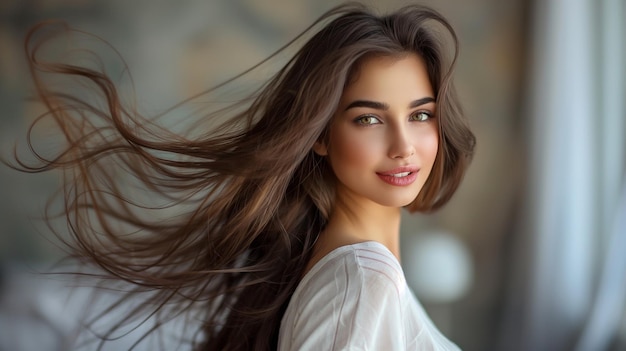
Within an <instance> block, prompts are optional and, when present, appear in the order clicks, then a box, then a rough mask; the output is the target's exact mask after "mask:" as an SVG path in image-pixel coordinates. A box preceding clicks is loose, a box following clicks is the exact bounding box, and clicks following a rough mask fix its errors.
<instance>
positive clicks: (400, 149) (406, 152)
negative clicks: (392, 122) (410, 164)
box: [389, 127, 415, 159]
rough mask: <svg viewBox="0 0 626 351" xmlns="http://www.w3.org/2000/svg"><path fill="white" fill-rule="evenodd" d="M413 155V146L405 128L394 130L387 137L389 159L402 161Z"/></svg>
mask: <svg viewBox="0 0 626 351" xmlns="http://www.w3.org/2000/svg"><path fill="white" fill-rule="evenodd" d="M413 154H415V146H414V145H413V140H412V139H411V137H410V134H409V132H408V131H407V130H406V129H405V128H402V127H400V128H394V130H392V132H391V133H390V135H389V157H390V158H394V159H396V158H397V159H403V158H408V157H410V156H413Z"/></svg>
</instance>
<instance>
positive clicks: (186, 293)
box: [12, 3, 475, 350]
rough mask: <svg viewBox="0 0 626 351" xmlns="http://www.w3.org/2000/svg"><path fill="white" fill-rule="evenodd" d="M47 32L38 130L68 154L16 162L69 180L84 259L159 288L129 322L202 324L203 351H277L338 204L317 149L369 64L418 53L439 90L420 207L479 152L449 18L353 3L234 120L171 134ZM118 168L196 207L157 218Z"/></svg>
mask: <svg viewBox="0 0 626 351" xmlns="http://www.w3.org/2000/svg"><path fill="white" fill-rule="evenodd" d="M41 31H42V28H41V26H40V27H36V28H34V29H33V30H32V31H31V32H30V34H29V36H28V37H27V39H26V52H27V55H28V63H29V67H30V72H31V74H32V77H33V80H34V83H35V84H34V86H35V88H36V92H37V97H38V99H39V101H41V102H42V103H43V105H44V106H45V108H46V112H45V113H44V114H42V115H41V116H40V117H39V119H38V120H37V121H36V122H35V123H33V127H34V125H35V124H36V123H39V122H40V121H42V120H48V121H52V122H53V123H54V126H55V128H56V130H58V133H57V134H58V135H60V136H62V139H63V147H62V149H61V150H60V151H59V152H57V153H55V154H54V155H53V156H49V155H47V156H46V155H44V154H43V153H41V152H38V151H37V149H36V148H35V147H34V145H32V143H30V146H31V150H32V153H33V154H34V155H35V156H36V157H37V162H36V163H35V164H33V163H32V162H26V161H24V160H23V159H22V158H20V157H18V156H17V153H16V154H15V155H16V156H15V160H14V162H12V167H14V168H16V169H19V170H22V171H26V172H43V171H50V170H59V171H60V172H61V174H62V175H63V179H64V186H63V191H62V192H61V194H62V199H63V204H64V207H63V215H64V217H65V222H66V223H67V228H68V229H69V233H70V236H69V238H68V237H64V236H63V235H61V234H60V233H58V231H57V236H59V237H64V239H63V242H64V244H65V245H66V246H67V247H68V248H69V250H70V253H71V256H72V257H73V258H77V259H79V260H80V261H82V262H87V263H89V264H91V265H93V266H94V267H98V268H99V270H100V272H101V273H99V275H100V277H101V278H106V279H109V280H110V279H113V280H117V281H123V282H129V283H131V286H132V287H133V288H132V290H131V291H128V293H127V294H126V295H125V297H124V298H123V299H126V298H130V296H133V295H134V293H149V298H148V299H146V300H145V302H144V303H142V304H141V305H140V306H139V307H137V308H136V309H133V310H131V311H130V312H129V314H137V313H139V312H140V310H142V309H148V310H152V311H153V312H155V313H156V314H155V316H156V317H157V318H159V320H160V321H161V322H163V323H164V322H165V321H167V319H168V318H170V317H168V316H171V314H172V313H175V314H178V313H185V312H191V311H193V312H194V313H195V315H196V316H200V327H198V329H199V330H198V333H197V335H196V338H195V339H194V340H193V345H194V349H197V350H268V349H275V348H276V347H277V339H278V332H279V327H280V322H281V318H282V316H283V314H284V311H285V309H286V307H287V304H288V303H289V300H290V297H291V295H292V293H293V291H294V290H295V288H296V286H297V285H298V283H299V281H300V279H301V277H302V274H303V271H304V268H305V266H306V265H307V263H308V261H309V258H310V255H311V252H312V248H313V245H314V243H315V241H316V239H317V237H318V235H319V234H320V232H322V231H323V230H324V228H325V226H326V223H327V220H328V218H329V216H330V214H331V212H332V211H333V203H334V201H335V192H334V183H335V178H334V175H333V173H332V170H331V169H330V167H329V165H328V163H327V162H326V160H325V158H323V157H321V156H319V155H317V154H316V153H315V152H313V151H312V147H313V145H314V143H315V142H316V141H319V140H322V139H324V138H326V137H327V135H328V128H329V126H330V124H331V123H332V117H333V115H334V113H335V110H336V109H337V106H338V104H339V100H340V98H341V95H342V92H343V91H344V89H345V87H346V85H347V84H349V83H350V81H351V78H353V77H354V74H355V72H357V71H358V68H359V64H360V62H362V61H363V60H364V59H366V58H367V57H370V56H372V55H382V56H394V57H401V56H402V55H407V54H411V53H413V54H417V55H419V56H420V57H421V58H423V60H424V62H425V64H426V67H427V71H428V75H429V79H430V83H431V84H432V87H433V91H434V92H435V95H436V96H435V100H436V118H437V119H438V128H439V129H438V133H439V148H438V153H437V156H436V160H435V164H434V167H433V169H432V172H431V174H430V175H429V178H428V180H427V181H426V184H425V185H424V187H423V189H422V190H421V192H420V193H419V195H418V196H417V198H416V199H415V200H414V201H413V202H412V203H411V204H410V205H408V206H407V209H408V210H409V211H411V212H415V211H421V212H429V211H433V210H436V209H438V208H440V207H441V206H442V205H444V204H445V203H446V202H447V201H448V200H449V199H450V197H451V196H452V195H453V193H454V192H455V190H456V189H457V187H458V186H459V183H460V182H461V180H462V178H463V175H464V173H465V170H466V168H467V166H468V164H469V162H470V161H471V158H472V155H473V150H474V144H475V138H474V135H473V134H472V132H471V131H470V129H469V127H468V123H467V120H466V118H465V116H464V114H463V112H462V109H461V107H460V104H459V100H458V98H457V96H456V95H455V90H454V87H453V83H452V75H453V69H454V66H455V63H456V61H457V56H458V47H459V44H458V40H457V37H456V34H455V32H454V30H453V29H452V27H451V25H450V24H449V23H448V21H447V20H446V19H445V18H444V17H442V16H441V15H440V14H439V13H438V12H436V11H434V10H432V9H429V8H427V7H424V6H419V5H411V6H406V7H403V8H400V9H398V10H396V11H394V12H391V13H389V14H384V15H378V14H374V13H373V12H372V11H370V10H369V9H367V8H366V7H364V6H363V5H360V4H355V3H349V4H344V5H341V6H338V7H336V8H333V9H331V10H330V11H328V12H327V13H325V14H324V15H323V16H322V17H321V18H320V19H318V20H317V21H316V22H315V23H314V24H313V25H312V26H311V27H309V29H307V30H306V31H305V32H304V33H303V34H301V35H300V36H299V37H298V38H301V37H302V36H303V35H309V34H310V33H312V32H314V33H313V34H310V35H311V38H310V39H309V40H307V41H306V42H305V44H304V45H303V46H302V47H301V48H300V49H299V50H298V51H297V52H296V53H295V55H294V56H293V57H292V58H291V59H290V60H289V61H288V62H287V63H286V64H285V65H284V67H283V68H282V69H280V70H279V71H278V72H277V73H276V74H275V75H274V76H273V77H271V78H269V79H268V80H267V82H266V83H265V84H264V85H263V86H262V87H261V88H260V89H259V90H257V91H256V92H255V93H253V94H252V95H251V96H250V97H249V99H248V100H245V101H240V102H238V105H237V108H233V109H223V110H219V111H215V112H214V113H213V114H211V116H215V115H219V117H220V119H223V120H225V122H220V123H221V124H220V125H219V126H217V127H214V128H210V130H207V131H206V133H194V134H193V135H192V134H191V133H190V134H189V135H186V134H184V133H179V132H173V131H170V130H168V129H167V128H164V127H159V126H158V124H157V123H156V122H155V121H153V120H152V119H151V118H150V117H149V116H144V115H142V114H140V113H139V112H137V110H136V109H135V108H130V107H128V106H126V105H125V104H123V103H122V101H123V100H124V99H122V98H121V96H120V95H119V94H120V93H119V90H118V89H117V88H116V86H115V83H114V82H113V81H112V80H111V79H110V77H108V76H107V75H106V74H105V73H103V71H99V70H97V69H93V68H87V67H83V66H79V65H74V64H68V63H63V62H53V61H46V60H44V59H43V58H42V56H43V55H42V54H41V53H40V48H41V47H42V45H43V44H44V43H45V42H47V41H48V40H49V37H48V36H43V38H42V36H41V35H39V34H40V32H41ZM298 38H296V39H298ZM290 45H294V44H293V42H291V43H289V44H287V45H286V46H285V47H284V48H282V49H281V50H285V48H287V47H289V46H290ZM279 52H283V51H279ZM252 69H254V67H253V68H252ZM49 74H60V75H62V76H65V77H67V76H72V77H75V78H77V79H80V80H81V81H82V82H83V84H84V85H85V86H88V87H89V88H90V89H92V90H93V92H94V96H98V97H100V99H99V101H98V102H93V101H92V100H89V99H84V98H80V97H78V96H76V95H75V94H71V93H67V92H63V91H61V90H59V89H58V88H57V87H55V86H54V85H52V84H46V82H45V81H44V80H43V78H42V77H43V75H49ZM238 77H239V76H238ZM238 77H235V78H234V79H237V78H238ZM239 78H240V77H239ZM214 89H216V88H214ZM214 89H211V90H208V91H207V94H208V93H210V92H211V91H213V90H214ZM246 101H248V102H246ZM183 104H184V102H183ZM242 104H245V105H242ZM241 106H244V108H241ZM207 118H208V117H207ZM120 172H122V173H124V174H125V175H126V176H129V177H131V178H132V179H134V180H135V184H139V185H140V186H141V187H142V188H143V189H145V190H147V191H149V192H150V193H151V194H152V195H154V196H159V197H160V198H162V199H165V201H164V202H162V203H165V205H161V206H160V208H159V209H161V210H162V209H163V208H169V207H171V208H176V206H179V205H184V206H183V207H182V208H184V211H179V212H177V213H176V214H175V215H172V216H170V217H167V218H158V219H157V218H154V217H152V216H149V215H145V213H143V212H148V211H150V210H154V208H152V207H150V206H148V205H146V204H142V203H140V202H139V201H137V200H136V199H134V198H133V196H132V194H133V192H128V191H125V188H124V187H123V186H122V185H121V184H120V178H119V177H118V175H119V173H120ZM142 211H143V212H142ZM142 213H143V214H142ZM123 299H122V300H123ZM114 307H115V306H111V308H114ZM165 311H168V312H167V313H166V312H165ZM172 311H174V312H172ZM122 324H123V323H122V322H120V323H119V324H116V325H114V326H112V327H111V328H110V330H109V331H108V333H106V334H105V335H103V336H102V338H103V340H105V339H107V336H111V335H113V334H114V333H115V332H116V330H117V329H119V328H121V326H122ZM159 325H160V324H159V323H157V325H156V327H158V326H159ZM156 327H155V328H156Z"/></svg>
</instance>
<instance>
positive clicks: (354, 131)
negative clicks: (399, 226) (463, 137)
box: [315, 54, 438, 207]
mask: <svg viewBox="0 0 626 351" xmlns="http://www.w3.org/2000/svg"><path fill="white" fill-rule="evenodd" d="M355 78H356V79H355V80H354V81H353V82H351V83H350V85H348V87H347V88H346V89H345V91H344V93H343V95H342V97H341V101H340V103H339V108H338V110H337V112H336V113H335V116H334V119H333V122H332V125H331V127H330V135H329V138H328V139H329V140H328V144H321V143H318V144H316V145H315V151H316V152H317V153H318V154H321V155H327V157H328V160H329V162H330V165H331V167H332V169H333V171H334V173H335V175H336V177H337V179H338V184H337V194H338V196H340V197H343V198H344V200H347V199H351V200H350V201H354V200H356V201H366V202H374V203H377V204H379V205H382V206H390V207H401V206H406V205H408V204H410V203H411V202H412V201H413V200H414V199H415V198H416V197H417V195H418V193H419V192H420V190H421V189H422V187H423V186H424V183H425V182H426V179H427V178H428V175H429V174H430V171H431V169H432V167H433V164H434V162H435V157H436V155H437V148H438V131H437V130H438V127H437V120H436V118H435V100H434V97H435V95H434V93H433V89H432V86H431V84H430V81H429V78H428V73H427V71H426V66H425V64H424V62H423V60H422V59H421V58H420V57H419V56H417V55H414V54H411V55H407V56H404V57H401V58H392V57H372V58H369V59H367V60H365V61H364V62H363V63H362V64H361V65H360V67H359V69H358V71H357V76H356V77H355Z"/></svg>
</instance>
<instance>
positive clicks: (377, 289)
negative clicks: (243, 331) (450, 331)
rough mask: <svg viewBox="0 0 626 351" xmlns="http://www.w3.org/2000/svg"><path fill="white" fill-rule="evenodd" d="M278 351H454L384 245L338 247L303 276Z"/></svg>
mask: <svg viewBox="0 0 626 351" xmlns="http://www.w3.org/2000/svg"><path fill="white" fill-rule="evenodd" d="M278 349H279V350H282V351H290V350H299V351H307V350H311V351H319V350H385V351H396V350H442V351H443V350H454V351H457V350H459V348H458V347H457V346H456V345H455V344H453V343H452V342H450V341H449V340H448V339H446V338H445V337H444V336H443V335H442V334H441V333H440V332H439V331H438V330H437V328H436V327H435V326H434V324H433V323H432V322H431V320H430V318H429V317H428V315H427V314H426V312H425V311H424V309H423V308H422V306H421V305H420V303H419V302H418V301H417V299H416V298H415V295H413V293H412V292H411V290H410V289H409V287H408V286H407V283H406V280H405V278H404V273H403V271H402V267H401V266H400V263H399V262H398V260H397V259H396V257H395V256H394V255H393V254H392V253H391V252H390V251H389V250H388V249H387V248H386V247H385V246H384V245H382V244H380V243H377V242H373V241H370V242H363V243H358V244H354V245H347V246H342V247H339V248H337V249H335V250H333V251H331V252H330V253H329V254H327V255H326V256H324V258H322V259H321V260H320V261H319V262H317V263H316V264H315V266H313V268H312V269H311V270H310V271H309V272H308V273H307V274H306V275H305V276H304V278H303V279H302V281H301V282H300V284H299V285H298V287H297V288H296V291H295V292H294V294H293V297H292V298H291V301H290V302H289V306H288V307H287V311H286V312H285V315H284V316H283V319H282V323H281V327H280V334H279V341H278Z"/></svg>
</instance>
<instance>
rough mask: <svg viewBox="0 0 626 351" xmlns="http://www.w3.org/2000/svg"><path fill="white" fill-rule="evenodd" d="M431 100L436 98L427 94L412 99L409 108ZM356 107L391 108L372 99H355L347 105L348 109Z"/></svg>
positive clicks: (383, 109) (384, 109)
mask: <svg viewBox="0 0 626 351" xmlns="http://www.w3.org/2000/svg"><path fill="white" fill-rule="evenodd" d="M430 102H435V98H433V97H430V96H427V97H424V98H421V99H417V100H414V101H411V103H410V104H409V108H415V107H418V106H422V105H425V104H427V103H430ZM356 107H367V108H373V109H376V110H382V111H387V110H389V105H388V104H386V103H384V102H378V101H372V100H355V101H353V102H351V103H350V104H349V105H348V106H347V107H346V111H347V110H349V109H351V108H356Z"/></svg>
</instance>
